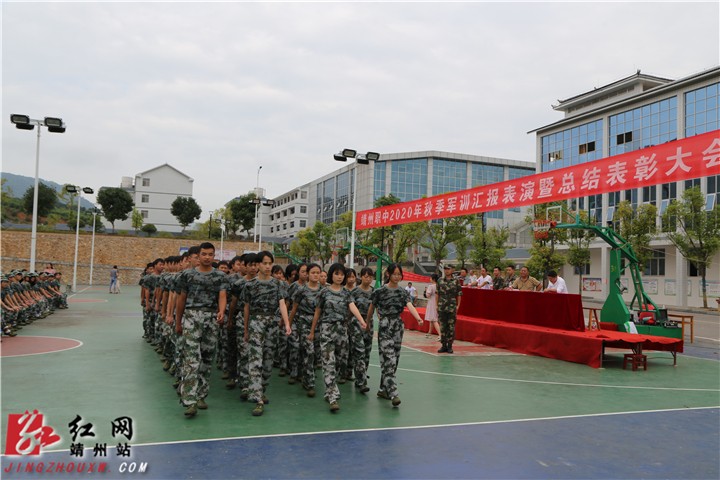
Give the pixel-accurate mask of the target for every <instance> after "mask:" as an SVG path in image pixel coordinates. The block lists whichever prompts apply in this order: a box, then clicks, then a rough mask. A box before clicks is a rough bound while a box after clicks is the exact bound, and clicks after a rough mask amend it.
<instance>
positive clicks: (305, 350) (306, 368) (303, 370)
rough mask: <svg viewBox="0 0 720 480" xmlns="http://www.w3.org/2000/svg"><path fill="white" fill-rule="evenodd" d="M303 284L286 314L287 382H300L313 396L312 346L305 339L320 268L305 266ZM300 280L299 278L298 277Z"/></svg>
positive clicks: (313, 351) (308, 333)
mask: <svg viewBox="0 0 720 480" xmlns="http://www.w3.org/2000/svg"><path fill="white" fill-rule="evenodd" d="M305 271H306V272H307V283H303V284H298V283H297V282H296V283H294V284H293V285H298V286H297V287H296V288H295V290H294V291H293V294H292V295H293V296H292V301H293V306H292V311H291V312H290V327H291V328H292V334H291V335H290V337H289V340H290V354H291V356H290V361H289V366H290V379H289V380H288V383H289V384H290V385H292V384H294V383H295V382H296V381H298V380H299V381H300V382H302V386H303V388H304V389H305V390H306V391H307V396H308V397H314V396H315V345H314V344H313V341H312V340H310V339H309V338H308V337H309V335H310V327H311V326H312V319H313V315H315V307H316V306H317V298H318V295H320V291H321V290H322V287H320V272H321V269H320V265H317V264H315V263H311V264H309V265H306V266H305ZM300 278H303V277H302V276H301V277H300Z"/></svg>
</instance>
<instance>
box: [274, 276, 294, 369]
mask: <svg viewBox="0 0 720 480" xmlns="http://www.w3.org/2000/svg"><path fill="white" fill-rule="evenodd" d="M298 285H299V284H298V283H297V282H294V283H293V284H292V285H287V284H286V287H287V301H286V303H287V311H288V315H289V314H290V312H291V311H292V307H293V302H292V298H293V295H294V294H295V291H296V290H297V287H298ZM276 320H278V322H277V323H278V333H277V348H276V353H275V366H276V367H279V368H280V371H281V374H282V372H289V371H290V370H291V367H290V365H289V363H288V362H289V359H290V348H291V346H290V343H291V340H290V338H291V337H292V335H293V333H291V334H290V336H287V335H285V332H284V329H283V328H282V326H281V320H280V319H279V318H276ZM293 332H295V330H294V329H293ZM296 343H297V342H296ZM296 358H297V357H296Z"/></svg>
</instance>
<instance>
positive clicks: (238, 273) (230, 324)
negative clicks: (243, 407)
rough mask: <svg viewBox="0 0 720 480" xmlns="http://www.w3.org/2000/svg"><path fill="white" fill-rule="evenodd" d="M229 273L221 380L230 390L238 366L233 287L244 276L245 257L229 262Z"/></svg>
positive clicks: (235, 297)
mask: <svg viewBox="0 0 720 480" xmlns="http://www.w3.org/2000/svg"><path fill="white" fill-rule="evenodd" d="M230 269H231V273H230V275H229V276H228V281H229V282H230V290H229V294H230V298H231V300H230V301H229V302H228V303H229V306H228V318H227V365H226V367H225V373H224V374H223V379H225V380H227V382H226V383H225V388H227V389H228V390H232V389H234V388H235V387H236V386H237V365H238V334H237V329H236V325H235V324H236V320H235V312H236V311H237V292H236V291H235V290H234V285H235V284H236V283H237V282H238V281H240V279H242V278H243V277H244V276H245V256H244V255H238V256H235V257H234V258H233V259H232V260H230Z"/></svg>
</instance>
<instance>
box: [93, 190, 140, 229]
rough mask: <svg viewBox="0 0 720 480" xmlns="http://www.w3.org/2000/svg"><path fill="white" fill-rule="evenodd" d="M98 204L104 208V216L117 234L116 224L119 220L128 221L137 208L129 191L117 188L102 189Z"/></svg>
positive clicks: (98, 196)
mask: <svg viewBox="0 0 720 480" xmlns="http://www.w3.org/2000/svg"><path fill="white" fill-rule="evenodd" d="M97 202H98V203H99V204H100V206H101V207H102V210H103V216H104V217H105V219H106V220H107V221H108V222H110V225H112V228H113V232H115V222H116V221H117V220H127V218H128V215H129V214H130V212H132V209H133V207H134V206H135V203H134V202H133V199H132V197H131V196H130V194H129V193H128V192H127V190H124V189H122V188H117V187H102V188H100V190H99V191H98V194H97Z"/></svg>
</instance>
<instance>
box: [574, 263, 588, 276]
mask: <svg viewBox="0 0 720 480" xmlns="http://www.w3.org/2000/svg"><path fill="white" fill-rule="evenodd" d="M573 268H574V270H575V275H590V264H589V263H588V264H587V265H585V266H584V267H573Z"/></svg>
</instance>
